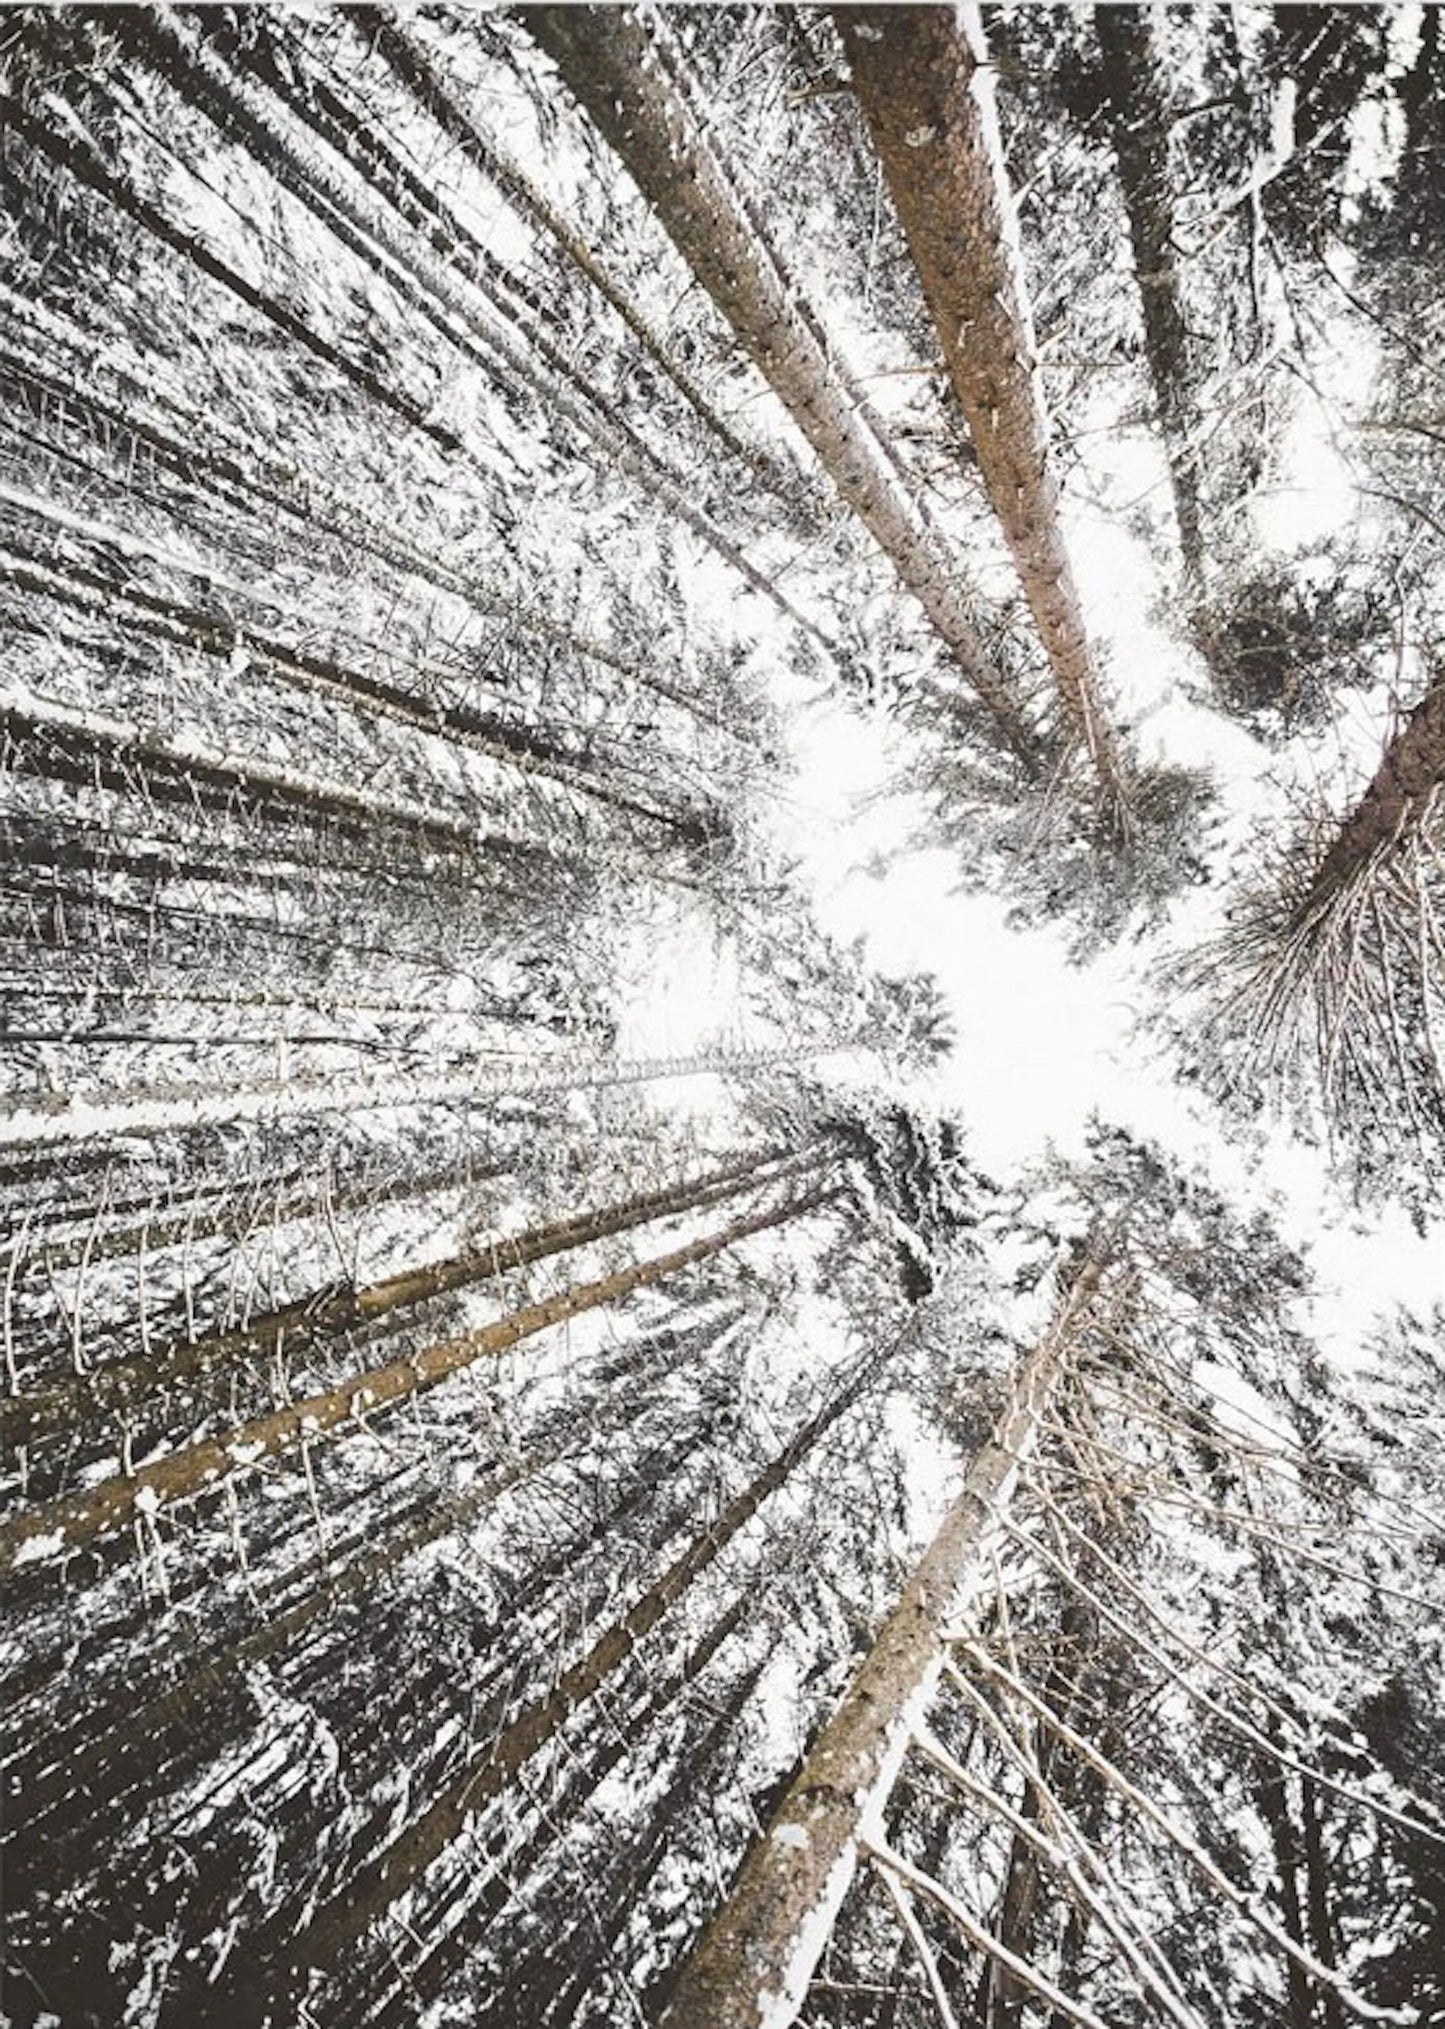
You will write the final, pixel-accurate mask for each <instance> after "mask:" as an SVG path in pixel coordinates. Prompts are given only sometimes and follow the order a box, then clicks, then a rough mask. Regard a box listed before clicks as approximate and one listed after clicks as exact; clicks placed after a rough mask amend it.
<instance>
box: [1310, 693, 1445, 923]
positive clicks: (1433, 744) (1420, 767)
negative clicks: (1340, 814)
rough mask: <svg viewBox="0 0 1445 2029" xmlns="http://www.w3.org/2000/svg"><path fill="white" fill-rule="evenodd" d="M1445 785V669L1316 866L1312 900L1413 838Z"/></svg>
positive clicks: (1387, 751)
mask: <svg viewBox="0 0 1445 2029" xmlns="http://www.w3.org/2000/svg"><path fill="white" fill-rule="evenodd" d="M1442 788H1445V670H1441V671H1439V672H1437V673H1436V674H1435V675H1434V676H1433V677H1432V678H1431V681H1430V687H1429V689H1428V690H1427V691H1426V692H1425V695H1424V697H1423V698H1422V699H1421V701H1420V703H1419V704H1418V705H1416V707H1415V709H1414V711H1413V712H1411V714H1410V716H1409V718H1407V719H1406V720H1405V722H1404V724H1403V725H1402V726H1401V727H1400V729H1399V731H1398V732H1397V733H1396V734H1395V736H1394V738H1393V739H1392V740H1391V741H1390V744H1389V745H1388V746H1387V747H1386V749H1385V752H1384V756H1383V758H1382V759H1381V762H1380V765H1379V767H1378V768H1377V769H1376V770H1375V773H1374V776H1373V778H1372V779H1371V782H1370V785H1369V787H1368V788H1367V789H1366V791H1365V793H1364V795H1363V796H1362V797H1361V798H1360V800H1359V802H1358V803H1357V804H1356V805H1355V807H1354V809H1353V810H1352V811H1351V812H1350V814H1349V816H1348V817H1347V818H1346V819H1345V821H1344V823H1343V824H1342V825H1341V826H1340V829H1339V831H1338V832H1337V833H1336V834H1335V837H1334V839H1333V840H1332V842H1331V844H1330V845H1329V847H1328V849H1327V850H1326V852H1325V853H1324V855H1323V857H1322V858H1321V860H1320V863H1319V866H1318V867H1317V868H1316V870H1315V875H1314V878H1313V880H1312V881H1311V883H1310V890H1309V902H1308V903H1307V904H1306V906H1307V907H1308V906H1310V905H1311V904H1314V905H1318V904H1320V903H1323V902H1327V901H1328V900H1329V899H1330V898H1331V897H1333V896H1335V895H1337V894H1338V893H1340V892H1341V890H1342V889H1345V888H1347V887H1350V886H1352V885H1353V884H1354V883H1355V882H1356V881H1357V880H1359V879H1360V878H1361V877H1362V876H1363V875H1364V874H1365V873H1367V872H1368V871H1369V869H1370V868H1372V867H1373V866H1374V865H1375V864H1376V863H1377V862H1378V861H1379V860H1380V859H1381V858H1382V857H1383V856H1384V855H1386V854H1387V853H1389V852H1390V851H1392V850H1393V849H1394V848H1395V847H1396V846H1398V845H1400V844H1401V843H1402V842H1403V841H1404V840H1406V839H1408V838H1413V837H1414V836H1415V835H1416V834H1417V832H1418V831H1419V828H1420V826H1421V825H1422V824H1423V823H1424V822H1425V819H1426V816H1427V814H1428V812H1429V810H1430V808H1431V806H1432V803H1433V801H1434V799H1435V798H1436V795H1437V793H1438V792H1439V791H1440V790H1441V789H1442Z"/></svg>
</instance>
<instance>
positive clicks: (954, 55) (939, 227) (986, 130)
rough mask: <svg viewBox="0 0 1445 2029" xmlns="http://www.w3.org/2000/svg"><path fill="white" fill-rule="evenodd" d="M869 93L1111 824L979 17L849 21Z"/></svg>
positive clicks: (1108, 731) (851, 54) (1104, 720)
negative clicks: (960, 21)
mask: <svg viewBox="0 0 1445 2029" xmlns="http://www.w3.org/2000/svg"><path fill="white" fill-rule="evenodd" d="M834 19H835V20H836V22H837V24H838V27H839V30H840V32H841V34H842V37H843V43H844V46H845V48H846V50H847V52H848V60H849V63H850V65H851V67H852V72H853V88H854V91H855V92H856V94H857V97H858V103H859V105H860V107H861V108H862V112H863V116H864V118H865V120H866V121H867V123H868V129H869V132H870V134H871V135H872V138H873V145H874V147H875V148H876V149H877V151H878V158H879V161H880V162H881V163H882V165H883V172H884V175H885V176H886V177H887V180H888V188H889V191H890V192H891V194H892V197H893V202H894V206H895V208H896V209H897V212H898V216H899V219H900V221H901V222H902V225H903V230H904V233H905V235H906V236H907V240H908V245H909V250H910V251H911V253H912V255H913V261H914V265H915V267H916V268H917V270H918V275H919V279H920V281H921V282H922V285H923V293H924V296H925V297H926V299H927V302H928V307H929V310H930V311H931V312H932V315H933V322H934V325H935V326H936V328H937V332H938V338H939V342H940V344H941V346H942V348H943V357H944V361H945V364H946V365H947V367H948V373H949V378H950V380H951V381H952V383H953V389H954V393H955V394H956V395H957V397H958V401H959V405H960V407H961V408H962V410H963V413H964V416H965V417H966V419H967V421H968V428H969V434H970V436H971V438H972V440H973V446H974V450H975V452H976V454H977V457H978V465H979V471H980V473H981V474H982V476H983V482H984V485H985V487H986V488H987V490H988V497H989V500H990V502H991V504H992V506H993V510H994V513H995V514H996V515H997V516H998V519H999V523H1000V525H1001V527H1002V529H1003V532H1004V536H1005V538H1006V540H1007V542H1008V546H1009V550H1010V552H1011V554H1012V556H1013V560H1014V563H1015V566H1016V567H1017V570H1018V574H1019V578H1020V580H1021V582H1022V584H1023V589H1024V594H1025V596H1026V597H1027V599H1028V602H1029V610H1030V612H1031V613H1032V614H1033V617H1034V624H1035V626H1036V627H1037V628H1038V632H1039V637H1040V639H1041V640H1042V642H1043V645H1044V651H1045V653H1046V654H1047V656H1048V659H1049V666H1050V668H1051V670H1052V671H1053V676H1054V682H1055V685H1056V686H1057V689H1058V693H1059V698H1060V701H1061V703H1062V706H1063V711H1064V715H1065V718H1066V721H1067V723H1068V725H1069V727H1070V730H1071V732H1072V734H1073V735H1074V737H1075V738H1076V739H1078V740H1079V741H1081V742H1082V744H1083V745H1084V747H1085V748H1086V750H1087V752H1088V755H1089V759H1090V761H1091V763H1092V765H1093V768H1094V772H1095V774H1096V775H1097V777H1098V782H1099V787H1100V791H1101V794H1102V796H1103V798H1104V801H1105V804H1106V806H1107V807H1108V810H1109V813H1110V818H1111V821H1112V822H1113V823H1114V824H1115V826H1116V827H1119V828H1127V824H1128V810H1129V802H1130V797H1129V788H1128V782H1127V778H1126V773H1125V768H1124V763H1123V760H1122V757H1121V755H1120V751H1119V743H1118V739H1117V736H1116V734H1115V732H1114V729H1113V727H1112V726H1111V724H1110V722H1109V717H1108V713H1107V711H1106V710H1105V707H1104V703H1103V698H1102V695H1101V692H1100V686H1099V679H1098V672H1097V669H1096V667H1095V662H1094V656H1093V652H1092V650H1091V649H1090V646H1089V642H1088V637H1087V635H1086V634H1085V631H1084V620H1083V614H1082V611H1081V609H1080V606H1079V595H1078V591H1077V589H1076V587H1075V584H1074V578H1073V571H1072V568H1071V566H1070V563H1069V557H1068V552H1067V550H1066V549H1065V547H1064V538H1063V532H1062V529H1061V527H1060V523H1059V497H1058V486H1057V482H1056V480H1055V477H1054V471H1053V462H1052V458H1051V456H1050V452H1049V425H1048V416H1047V413H1046V411H1045V407H1044V399H1043V391H1042V388H1041V386H1040V382H1039V375H1038V359H1037V347H1036V345H1035V341H1034V332H1033V322H1032V318H1031V316H1030V312H1029V303H1028V296H1027V291H1026V287H1025V283H1024V278H1023V274H1022V271H1021V267H1020V262H1019V258H1018V234H1017V223H1016V220H1015V216H1014V207H1013V200H1012V197H1011V195H1010V193H1009V189H1008V184H1007V181H1006V178H1005V173H1004V167H1003V155H1002V149H1001V147H1000V143H999V136H998V125H997V120H996V118H995V114H994V109H993V103H992V74H991V72H990V71H989V70H988V68H987V65H986V57H985V52H984V48H983V39H982V33H981V31H980V30H979V28H978V24H977V17H976V10H973V9H970V10H968V14H967V17H966V19H967V21H968V24H969V25H968V30H967V33H966V34H961V33H960V32H959V28H958V25H957V16H956V14H955V11H954V10H953V9H952V8H947V7H838V8H835V9H834Z"/></svg>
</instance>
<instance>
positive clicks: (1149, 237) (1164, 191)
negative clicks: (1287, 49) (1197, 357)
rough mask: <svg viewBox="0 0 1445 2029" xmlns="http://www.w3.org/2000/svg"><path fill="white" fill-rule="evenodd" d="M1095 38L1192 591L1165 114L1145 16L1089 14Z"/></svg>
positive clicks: (1183, 336)
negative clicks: (1102, 68) (1102, 72)
mask: <svg viewBox="0 0 1445 2029" xmlns="http://www.w3.org/2000/svg"><path fill="white" fill-rule="evenodd" d="M1094 29H1095V33H1096V34H1097V36H1098V38H1099V50H1100V54H1101V55H1102V57H1103V59H1104V84H1105V86H1106V88H1107V92H1108V118H1109V135H1110V139H1111V140H1112V142H1113V144H1114V159H1115V161H1116V163H1117V164H1118V169H1119V188H1120V191H1121V193H1122V195H1123V199H1124V210H1125V212H1126V214H1127V216H1128V220H1129V241H1130V244H1131V246H1132V247H1133V250H1134V279H1135V281H1136V282H1137V283H1138V285H1139V300H1140V304H1141V306H1142V308H1143V313H1144V357H1145V359H1146V360H1147V361H1148V364H1149V377H1150V379H1151V381H1152V382H1153V384H1154V399H1155V402H1156V403H1157V405H1158V410H1159V425H1160V429H1161V431H1162V432H1163V436H1164V448H1165V451H1166V453H1167V455H1168V459H1169V484H1170V488H1171V491H1172V493H1173V496H1174V518H1175V520H1176V522H1177V523H1178V526H1179V548H1180V551H1181V553H1182V555H1183V558H1184V568H1185V571H1186V573H1187V576H1188V579H1189V581H1190V582H1191V583H1197V581H1198V579H1199V578H1200V576H1201V574H1202V572H1203V569H1204V537H1203V531H1202V516H1201V510H1200V498H1199V476H1198V473H1197V471H1196V469H1195V464H1194V459H1193V456H1192V454H1191V452H1190V447H1189V430H1190V423H1191V419H1192V412H1193V396H1192V386H1191V375H1190V356H1189V355H1190V344H1189V327H1188V325H1187V323H1186V322H1185V318H1184V305H1183V300H1182V295H1181V291H1180V280H1179V264H1178V261H1177V259H1176V256H1175V252H1174V203H1173V195H1172V191H1171V188H1170V181H1169V113H1168V107H1167V104H1166V101H1165V94H1164V86H1163V81H1162V79H1161V77H1160V74H1159V65H1158V63H1157V61H1156V58H1155V54H1154V36H1153V31H1152V29H1151V27H1150V25H1149V17H1148V15H1147V13H1145V11H1144V9H1143V8H1141V7H1127V6H1117V5H1114V6H1107V7H1096V8H1095V9H1094Z"/></svg>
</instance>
